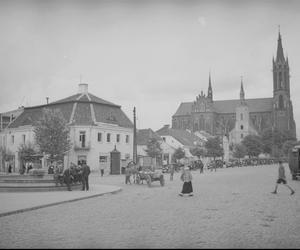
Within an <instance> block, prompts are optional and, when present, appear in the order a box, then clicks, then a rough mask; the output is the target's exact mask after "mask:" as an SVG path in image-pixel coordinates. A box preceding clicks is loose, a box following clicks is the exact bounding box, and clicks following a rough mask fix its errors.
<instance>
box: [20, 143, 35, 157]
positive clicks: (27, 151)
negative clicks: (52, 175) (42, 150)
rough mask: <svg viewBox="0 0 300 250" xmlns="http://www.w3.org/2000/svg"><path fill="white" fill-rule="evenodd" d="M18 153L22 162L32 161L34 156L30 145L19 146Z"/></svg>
mask: <svg viewBox="0 0 300 250" xmlns="http://www.w3.org/2000/svg"><path fill="white" fill-rule="evenodd" d="M19 153H20V158H21V159H22V160H23V161H33V160H34V157H33V155H35V154H36V150H35V148H34V145H33V144H32V143H27V144H21V145H20V146H19Z"/></svg>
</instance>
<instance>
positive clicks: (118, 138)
mask: <svg viewBox="0 0 300 250" xmlns="http://www.w3.org/2000/svg"><path fill="white" fill-rule="evenodd" d="M116 141H117V142H120V134H117V137H116Z"/></svg>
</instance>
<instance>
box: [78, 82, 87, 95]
mask: <svg viewBox="0 0 300 250" xmlns="http://www.w3.org/2000/svg"><path fill="white" fill-rule="evenodd" d="M87 92H88V84H87V83H79V84H78V94H87Z"/></svg>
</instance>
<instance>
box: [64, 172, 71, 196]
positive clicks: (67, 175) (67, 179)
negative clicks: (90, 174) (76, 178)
mask: <svg viewBox="0 0 300 250" xmlns="http://www.w3.org/2000/svg"><path fill="white" fill-rule="evenodd" d="M71 168H72V167H70V168H67V169H66V170H65V171H64V174H63V177H64V182H65V183H66V185H67V187H68V190H69V191H72V189H71V178H72V174H71V172H72V169H71Z"/></svg>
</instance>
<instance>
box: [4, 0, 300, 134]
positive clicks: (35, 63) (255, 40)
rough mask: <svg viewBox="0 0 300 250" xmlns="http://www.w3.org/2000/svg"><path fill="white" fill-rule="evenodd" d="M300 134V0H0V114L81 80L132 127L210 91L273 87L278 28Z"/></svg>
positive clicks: (228, 94) (161, 118) (159, 121)
mask: <svg viewBox="0 0 300 250" xmlns="http://www.w3.org/2000/svg"><path fill="white" fill-rule="evenodd" d="M279 25H280V33H281V36H282V43H283V49H284V53H285V56H286V55H288V58H289V65H290V75H291V80H290V81H291V83H290V84H291V99H292V103H293V108H294V118H295V122H296V126H297V135H298V137H299V135H300V98H299V96H300V94H299V93H300V50H299V44H300V28H299V27H300V1H289V0H282V1H275V0H273V1H271V0H268V1H250V0H249V1H246V0H244V1H236V0H235V1H233V0H231V1H226V0H225V1H224V0H223V1H189V0H181V1H179V0H173V1H171V0H169V1H163V0H162V1H147V0H135V1H133V0H128V1H127V0H119V1H101V0H99V1H89V0H85V1H64V0H61V1H48V0H40V1H31V0H28V1H14V0H9V1H5V0H2V1H0V30H1V38H0V86H1V88H0V112H6V111H10V110H14V109H16V108H18V107H20V106H22V105H23V106H25V107H27V106H35V105H41V104H45V103H46V97H49V101H50V102H52V101H56V100H59V99H62V98H65V97H68V96H70V95H73V94H76V93H77V92H78V84H79V83H80V82H83V83H87V84H88V91H89V92H90V93H92V94H94V95H96V96H98V97H100V98H102V99H104V100H107V101H110V102H113V103H115V104H118V105H121V107H122V110H123V111H124V112H125V113H126V115H127V116H128V117H129V118H130V119H131V120H133V108H134V107H136V115H137V128H138V129H143V128H152V129H153V130H154V131H156V130H158V129H160V128H161V127H163V126H164V125H165V124H172V115H174V114H175V112H176V110H177V109H178V107H179V105H180V103H181V102H192V101H194V100H195V99H196V96H197V95H199V94H200V93H201V90H203V91H204V93H205V94H206V93H207V88H208V78H209V72H211V79H212V89H213V96H214V100H226V99H238V98H239V91H240V82H241V76H242V77H243V83H244V90H245V97H246V98H264V97H272V95H273V89H272V88H273V79H272V57H273V56H276V49H277V39H278V29H279Z"/></svg>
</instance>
